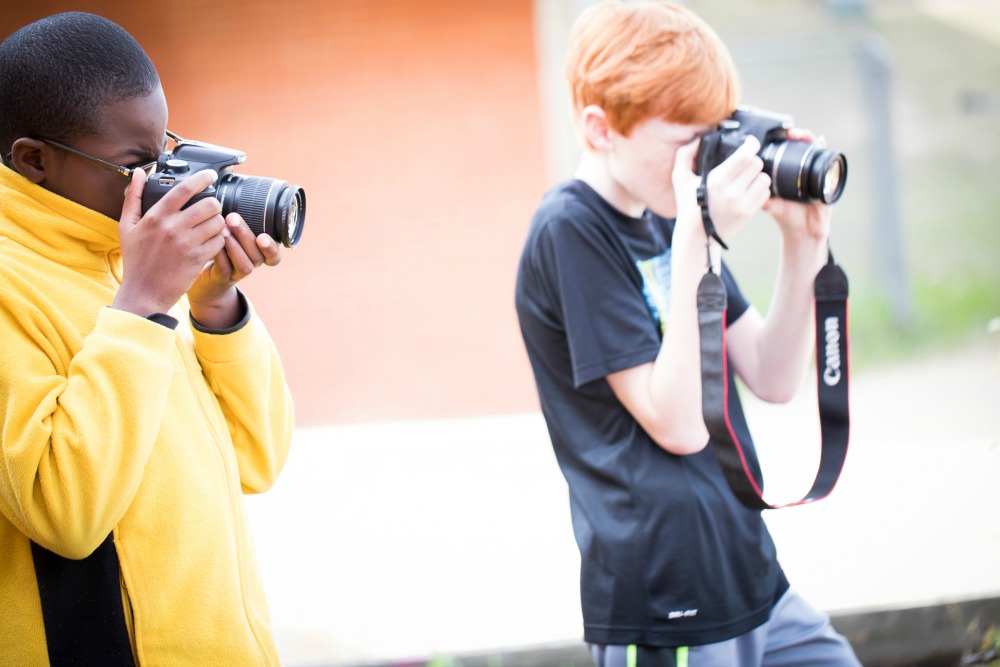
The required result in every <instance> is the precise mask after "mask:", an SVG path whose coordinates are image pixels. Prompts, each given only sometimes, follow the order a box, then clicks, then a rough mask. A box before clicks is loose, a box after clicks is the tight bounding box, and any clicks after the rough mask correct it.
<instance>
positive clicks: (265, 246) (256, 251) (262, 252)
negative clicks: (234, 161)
mask: <svg viewBox="0 0 1000 667" xmlns="http://www.w3.org/2000/svg"><path fill="white" fill-rule="evenodd" d="M222 235H223V237H224V238H225V241H226V245H225V247H224V248H223V249H222V250H221V251H220V252H219V253H218V254H217V255H216V256H215V257H214V258H213V260H212V261H211V262H209V263H208V264H207V265H206V266H205V270H204V271H202V272H201V275H199V276H198V278H196V279H195V281H194V284H193V285H191V289H189V290H188V293H187V296H188V302H189V304H190V306H191V315H192V316H193V317H194V318H195V319H196V320H197V321H198V323H199V324H201V325H203V326H205V327H209V328H215V329H225V328H228V327H230V326H232V325H233V324H236V322H237V321H238V320H239V317H240V313H239V300H238V298H237V296H236V290H235V289H233V287H234V286H235V285H236V283H238V282H239V281H240V280H243V279H244V278H246V277H247V276H249V275H250V274H251V273H253V271H254V269H256V268H257V267H259V266H261V265H264V264H266V265H267V266H275V265H277V264H278V263H279V262H280V261H281V245H280V244H278V243H276V242H275V240H274V239H272V238H271V237H270V236H269V235H267V234H266V233H262V234H259V235H257V236H256V237H255V236H254V234H253V232H252V231H251V230H250V228H249V227H248V226H247V224H246V222H244V221H243V218H242V217H240V215H239V214H238V213H230V214H229V215H228V216H226V228H225V229H224V230H223V232H222Z"/></svg>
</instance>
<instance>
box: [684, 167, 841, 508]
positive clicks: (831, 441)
mask: <svg viewBox="0 0 1000 667" xmlns="http://www.w3.org/2000/svg"><path fill="white" fill-rule="evenodd" d="M707 175H708V172H707V170H705V171H703V176H702V189H704V188H705V185H706V184H705V180H706V178H707ZM698 199H699V202H698V203H699V204H700V205H701V208H702V218H703V220H702V221H703V223H704V224H705V233H706V234H707V235H708V236H710V237H713V238H716V239H718V237H717V236H716V234H715V228H714V225H712V224H711V218H710V216H709V215H708V203H707V197H706V196H702V195H701V194H699V198H698ZM718 240H719V241H720V243H721V239H718ZM722 245H723V247H725V244H722ZM828 256H829V259H828V261H827V263H826V265H825V266H824V267H823V268H822V269H820V271H819V273H818V274H817V275H816V281H815V283H814V286H813V290H814V294H815V299H816V309H815V318H816V384H817V388H818V403H819V417H820V431H821V435H822V444H821V449H820V461H819V468H818V470H817V471H816V478H815V480H814V481H813V484H812V488H810V490H809V492H808V493H806V495H805V496H804V497H803V498H802V499H801V500H797V501H795V502H791V503H786V504H782V505H772V504H770V503H768V502H767V501H765V500H764V497H763V496H764V493H763V488H762V484H758V482H757V479H756V478H755V477H754V474H753V470H752V467H751V465H752V464H751V460H753V457H752V453H750V452H748V450H750V449H752V447H753V443H752V442H749V441H748V442H742V443H741V442H740V440H739V438H738V437H737V435H736V432H735V431H734V430H733V427H732V424H730V421H729V367H728V358H727V356H726V286H725V284H723V282H722V278H721V276H719V275H717V274H716V273H714V272H713V271H712V268H711V260H710V259H709V269H708V272H707V273H706V274H705V276H704V277H703V278H702V279H701V283H700V284H699V285H698V328H699V331H700V334H701V403H702V413H703V415H704V418H705V426H706V427H707V428H708V433H709V435H710V436H711V438H712V442H713V445H714V449H715V456H716V459H717V460H718V462H719V465H720V466H721V467H722V472H723V475H724V476H725V478H726V482H727V483H728V484H729V488H730V489H732V491H733V493H734V494H736V497H737V498H739V500H740V502H741V503H743V505H745V506H746V507H749V508H750V509H755V510H764V509H777V508H779V507H790V506H794V505H802V504H805V503H810V502H813V501H816V500H820V499H822V498H825V497H826V496H828V495H829V494H830V492H831V491H833V487H834V486H835V485H836V484H837V480H838V479H839V478H840V473H841V471H842V470H843V468H844V460H845V459H846V457H847V442H848V436H849V431H850V416H849V410H848V357H847V354H848V345H847V292H848V289H847V275H846V274H845V273H844V271H843V269H841V268H840V266H839V265H837V264H836V263H835V262H834V260H833V253H829V254H828ZM748 437H749V434H748Z"/></svg>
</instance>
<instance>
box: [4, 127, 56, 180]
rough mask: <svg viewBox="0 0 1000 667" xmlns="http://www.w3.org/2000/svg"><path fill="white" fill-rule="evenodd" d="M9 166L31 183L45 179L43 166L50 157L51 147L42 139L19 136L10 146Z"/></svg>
mask: <svg viewBox="0 0 1000 667" xmlns="http://www.w3.org/2000/svg"><path fill="white" fill-rule="evenodd" d="M10 153H11V160H10V162H11V166H12V167H13V168H14V171H16V172H17V173H19V174H21V175H22V176H24V177H25V178H26V179H28V180H29V181H31V182H32V183H35V184H36V185H37V184H40V183H41V182H42V181H44V180H45V167H46V165H47V164H48V163H49V161H50V160H51V159H52V148H51V147H50V146H49V145H48V144H46V143H45V142H44V141H40V140H38V139H31V138H29V137H21V138H20V139H15V140H14V144H13V146H11V150H10Z"/></svg>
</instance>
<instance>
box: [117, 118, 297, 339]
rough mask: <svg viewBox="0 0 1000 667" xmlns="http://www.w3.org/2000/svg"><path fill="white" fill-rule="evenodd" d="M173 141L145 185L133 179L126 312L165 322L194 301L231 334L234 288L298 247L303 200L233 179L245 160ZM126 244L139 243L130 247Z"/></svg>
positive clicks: (269, 181)
mask: <svg viewBox="0 0 1000 667" xmlns="http://www.w3.org/2000/svg"><path fill="white" fill-rule="evenodd" d="M167 135H168V136H169V137H170V139H172V140H173V141H174V142H175V143H176V145H175V147H174V149H173V150H172V151H169V152H164V153H161V154H160V156H159V158H158V159H157V163H156V169H155V171H154V172H153V173H152V174H150V176H149V177H148V179H146V180H145V181H144V182H143V181H142V178H141V176H139V177H135V176H133V181H132V183H131V185H130V187H129V191H128V193H127V194H126V201H125V206H124V209H123V211H122V223H121V225H120V232H121V234H122V252H123V254H124V255H125V264H126V277H127V279H126V280H127V284H128V286H127V287H126V285H125V282H126V281H123V286H122V290H120V291H119V295H120V299H121V303H129V304H131V305H130V307H128V308H125V309H126V310H131V311H132V312H136V313H138V314H145V313H149V312H161V311H165V310H167V309H168V308H170V307H171V306H172V305H173V304H174V303H176V302H177V300H178V299H180V297H181V295H183V294H185V293H187V295H188V299H189V302H190V305H191V311H192V315H194V317H195V319H197V320H198V321H199V322H200V323H202V324H204V325H206V326H212V327H216V328H224V327H225V326H228V324H227V322H229V323H231V322H230V320H231V319H232V318H231V317H229V315H231V314H232V312H233V308H235V307H236V305H237V304H236V298H235V293H234V292H232V290H231V289H230V288H231V287H232V286H233V285H235V284H236V283H237V282H238V281H239V280H241V279H243V278H245V277H246V276H248V275H250V273H251V272H252V271H253V270H254V269H255V268H256V267H258V266H261V265H262V264H267V265H269V266H274V265H276V264H278V262H280V261H281V246H285V247H288V248H291V247H294V246H295V245H296V244H298V242H299V241H300V239H301V237H302V230H303V226H304V224H305V192H304V191H303V190H302V188H300V187H298V186H296V185H289V184H288V183H287V182H285V181H281V180H277V179H273V178H263V177H259V176H242V175H238V174H234V173H233V172H232V168H233V166H235V165H238V164H242V163H243V162H244V161H245V160H246V154H245V153H243V152H242V151H239V150H235V149H232V148H225V147H222V146H214V145H212V144H207V143H204V142H200V141H191V140H187V139H182V138H180V137H179V136H177V135H175V134H173V133H172V132H170V131H167ZM147 220H149V221H150V222H149V224H145V223H146V221H147ZM140 228H141V229H140ZM137 229H139V232H136V231H135V230H137ZM195 230H198V231H197V232H196V231H195ZM127 234H134V235H135V236H134V238H135V239H137V240H136V241H135V242H129V243H126V240H125V236H126V235H127ZM147 236H148V237H150V238H146V237H147ZM135 275H138V276H139V277H138V278H133V276H135ZM118 301H119V299H116V304H117V303H118ZM133 302H138V305H137V304H135V303H133ZM152 304H157V305H158V306H159V307H157V308H152V309H151V308H150V305H152ZM117 307H121V306H120V304H119V305H118V306H117ZM133 308H135V310H133Z"/></svg>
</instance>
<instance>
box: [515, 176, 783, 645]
mask: <svg viewBox="0 0 1000 667" xmlns="http://www.w3.org/2000/svg"><path fill="white" fill-rule="evenodd" d="M672 231H673V221H672V220H667V219H664V218H661V217H658V216H656V215H653V214H652V213H649V212H647V213H646V214H645V215H644V216H643V217H642V218H631V217H629V216H626V215H624V214H622V213H621V212H619V211H618V210H616V209H615V208H613V207H612V206H611V205H610V204H608V203H607V202H606V201H604V199H602V198H601V197H600V196H599V195H598V194H597V193H596V192H594V190H592V189H591V188H590V187H589V186H588V185H586V184H585V183H583V182H582V181H570V182H568V183H565V184H563V185H561V186H558V187H556V188H554V189H553V190H551V191H550V192H549V193H547V194H546V196H545V198H544V200H543V201H542V203H541V205H540V207H539V208H538V211H537V212H536V213H535V217H534V219H533V221H532V225H531V229H530V231H529V233H528V238H527V242H526V244H525V248H524V251H523V254H522V257H521V263H520V267H519V270H518V277H517V288H516V305H517V312H518V318H519V320H520V325H521V332H522V335H523V337H524V342H525V345H526V347H527V351H528V356H529V358H530V360H531V365H532V369H533V371H534V375H535V381H536V384H537V387H538V393H539V397H540V399H541V406H542V412H543V414H544V416H545V420H546V424H547V426H548V430H549V435H550V438H551V440H552V445H553V448H554V449H555V454H556V458H557V460H558V462H559V466H560V468H561V470H562V472H563V475H564V476H565V478H566V481H567V482H568V485H569V492H570V508H571V512H572V518H573V529H574V533H575V535H576V541H577V544H578V545H579V547H580V554H581V573H580V584H581V595H582V603H583V616H584V625H585V633H584V639H585V640H586V641H587V642H591V643H599V644H641V645H647V646H687V645H700V644H708V643H713V642H717V641H723V640H725V639H730V638H732V637H735V636H737V635H740V634H743V633H745V632H748V631H749V630H752V629H753V628H755V627H757V626H758V625H760V624H761V623H763V622H764V621H765V620H767V617H768V614H769V613H770V610H771V608H772V606H773V605H774V603H775V602H776V601H777V600H778V598H780V597H781V595H782V594H783V593H784V592H785V590H786V589H787V587H788V583H787V581H786V579H785V577H784V574H783V573H782V571H781V567H780V566H779V565H778V562H777V559H776V555H775V548H774V543H773V542H772V540H771V537H770V535H769V534H768V532H767V528H766V527H765V525H764V522H763V520H762V518H761V516H760V512H757V511H752V510H748V509H746V508H744V507H743V506H742V505H741V504H740V503H739V501H737V500H736V498H735V496H733V494H732V492H731V491H730V490H729V488H728V487H727V485H726V482H725V480H724V478H723V476H722V472H721V469H720V468H719V466H718V464H717V463H716V461H715V456H714V452H713V449H712V445H711V443H709V445H708V446H707V447H706V448H705V449H704V450H703V451H701V452H699V453H697V454H693V455H690V456H676V455H673V454H670V453H668V452H666V451H664V450H663V449H662V448H661V447H659V446H658V445H657V444H656V443H655V442H654V441H653V440H652V439H651V438H650V437H649V436H648V435H647V434H646V432H645V431H643V429H642V427H640V426H639V424H638V423H637V422H636V421H635V419H634V418H633V417H632V416H631V415H630V414H629V412H628V411H627V410H626V409H625V407H624V406H623V405H622V404H621V403H620V402H619V401H618V400H617V398H616V397H615V395H614V393H613V392H612V390H611V388H610V386H609V385H608V383H607V381H606V380H605V376H607V375H608V374H610V373H614V372H616V371H621V370H625V369H628V368H632V367H634V366H638V365H641V364H644V363H646V362H651V361H654V360H655V359H656V356H657V354H658V353H659V351H660V343H661V338H662V334H661V326H665V327H669V322H667V323H665V324H662V323H660V322H659V319H660V314H661V313H662V314H664V316H665V314H666V313H667V312H668V307H669V298H670V241H671V235H672ZM722 277H723V280H724V281H725V284H726V288H727V290H728V293H729V303H728V308H727V320H728V322H727V323H732V322H734V321H735V320H736V319H738V318H739V317H740V316H741V315H742V314H743V313H744V312H745V311H746V309H747V308H748V305H747V302H746V300H745V299H744V298H743V296H742V294H741V293H740V291H739V288H738V287H737V285H736V283H735V282H734V280H733V278H732V276H731V275H730V274H729V271H728V269H726V268H725V267H723V273H722ZM731 382H732V381H731ZM730 396H731V397H732V398H731V402H730V412H729V415H730V419H731V420H732V423H733V427H734V428H735V429H736V432H737V434H738V435H739V437H740V441H741V442H744V441H749V438H745V437H744V436H745V435H746V432H747V426H746V421H745V419H744V416H743V412H742V409H741V407H740V405H739V401H738V396H737V393H736V388H735V386H733V385H732V384H731V385H730ZM754 467H756V465H755V462H754ZM758 472H759V471H758Z"/></svg>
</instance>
